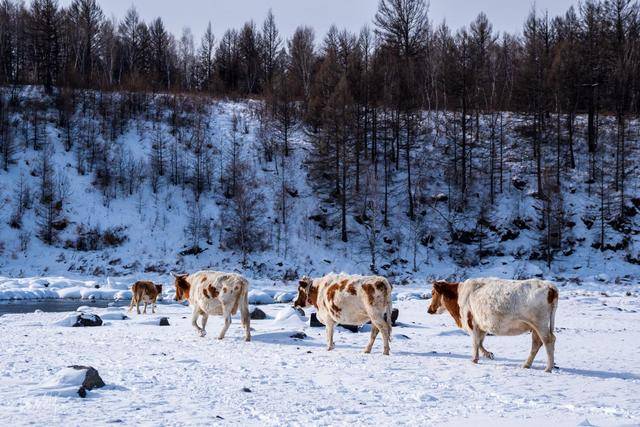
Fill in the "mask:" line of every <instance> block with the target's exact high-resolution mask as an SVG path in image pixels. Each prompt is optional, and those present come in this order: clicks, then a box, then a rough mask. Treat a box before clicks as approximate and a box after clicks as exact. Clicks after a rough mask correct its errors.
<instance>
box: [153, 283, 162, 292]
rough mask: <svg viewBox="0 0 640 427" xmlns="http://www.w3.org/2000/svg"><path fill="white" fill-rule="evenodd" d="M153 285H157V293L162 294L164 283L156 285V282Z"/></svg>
mask: <svg viewBox="0 0 640 427" xmlns="http://www.w3.org/2000/svg"><path fill="white" fill-rule="evenodd" d="M153 286H155V287H156V293H157V294H158V295H162V285H156V284H154V285H153Z"/></svg>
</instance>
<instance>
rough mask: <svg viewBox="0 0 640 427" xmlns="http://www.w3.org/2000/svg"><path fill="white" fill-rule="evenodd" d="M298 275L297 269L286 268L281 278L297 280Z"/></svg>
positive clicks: (288, 280)
mask: <svg viewBox="0 0 640 427" xmlns="http://www.w3.org/2000/svg"><path fill="white" fill-rule="evenodd" d="M298 277H300V276H299V275H298V270H294V269H291V268H288V269H287V271H285V272H284V276H283V277H282V280H284V281H287V282H290V281H293V280H298Z"/></svg>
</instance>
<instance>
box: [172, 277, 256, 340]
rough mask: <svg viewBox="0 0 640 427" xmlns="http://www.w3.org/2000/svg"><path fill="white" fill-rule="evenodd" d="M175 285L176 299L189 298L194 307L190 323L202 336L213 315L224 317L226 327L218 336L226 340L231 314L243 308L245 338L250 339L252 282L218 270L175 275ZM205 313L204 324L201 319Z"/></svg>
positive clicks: (241, 312)
mask: <svg viewBox="0 0 640 427" xmlns="http://www.w3.org/2000/svg"><path fill="white" fill-rule="evenodd" d="M172 275H173V277H174V278H175V286H176V297H175V300H176V301H184V300H188V301H189V305H191V307H192V308H193V314H192V316H191V324H192V325H193V327H194V328H196V330H197V331H198V333H199V334H200V336H201V337H204V336H205V335H206V334H207V332H206V331H205V327H206V326H207V320H208V319H209V316H210V315H217V316H222V317H223V318H224V326H223V327H222V330H221V331H220V335H218V339H220V340H221V339H223V338H224V336H225V334H226V333H227V330H228V329H229V326H230V325H231V315H235V314H236V313H237V312H238V308H239V309H240V314H241V320H242V326H243V327H244V339H245V341H251V331H250V320H249V317H250V315H249V297H248V293H249V282H247V280H246V279H245V278H244V277H242V276H240V275H239V274H235V273H222V272H218V271H199V272H197V273H194V274H183V275H178V274H173V273H172ZM200 316H202V327H200V326H198V322H197V321H198V318H199V317H200Z"/></svg>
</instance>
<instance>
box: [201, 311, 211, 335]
mask: <svg viewBox="0 0 640 427" xmlns="http://www.w3.org/2000/svg"><path fill="white" fill-rule="evenodd" d="M207 320H209V315H208V314H207V313H202V320H201V321H200V323H201V324H202V332H203V333H205V334H206V333H207V331H205V328H206V327H207Z"/></svg>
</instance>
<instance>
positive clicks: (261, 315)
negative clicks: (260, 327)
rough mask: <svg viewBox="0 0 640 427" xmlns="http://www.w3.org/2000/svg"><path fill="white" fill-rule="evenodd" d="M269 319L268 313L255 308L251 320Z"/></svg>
mask: <svg viewBox="0 0 640 427" xmlns="http://www.w3.org/2000/svg"><path fill="white" fill-rule="evenodd" d="M266 318H267V313H265V312H264V311H262V310H260V309H259V308H258V307H255V308H254V309H253V311H252V312H251V320H264V319H266Z"/></svg>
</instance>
